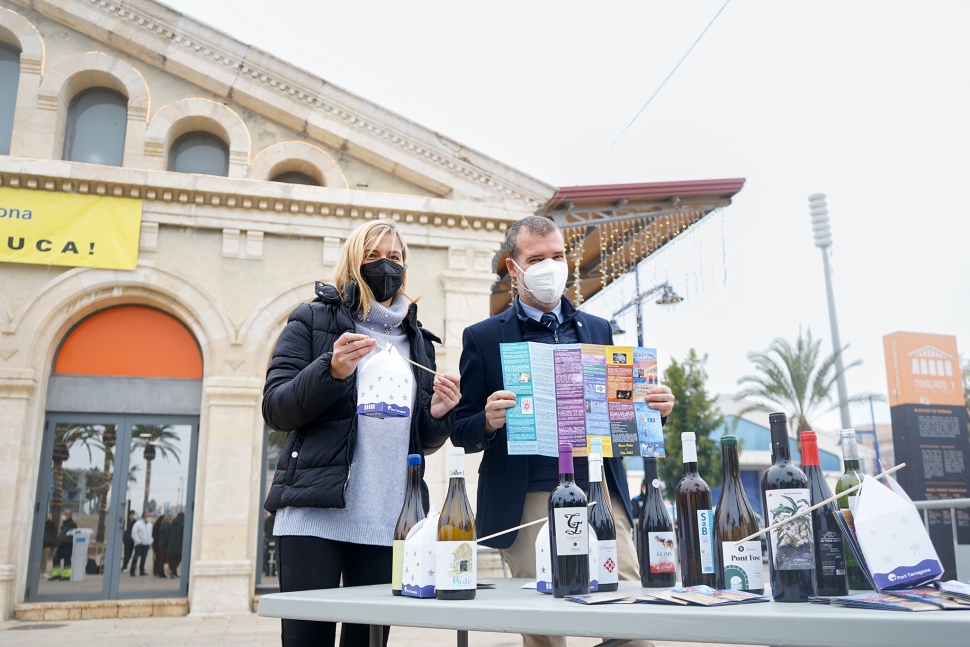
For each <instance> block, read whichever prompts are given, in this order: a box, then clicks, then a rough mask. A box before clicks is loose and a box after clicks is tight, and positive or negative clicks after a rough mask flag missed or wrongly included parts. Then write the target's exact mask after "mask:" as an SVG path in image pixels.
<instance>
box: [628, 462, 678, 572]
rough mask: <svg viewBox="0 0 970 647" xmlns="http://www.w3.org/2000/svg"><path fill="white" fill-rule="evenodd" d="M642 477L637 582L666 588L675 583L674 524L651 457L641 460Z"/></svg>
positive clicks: (638, 524)
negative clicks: (638, 580)
mask: <svg viewBox="0 0 970 647" xmlns="http://www.w3.org/2000/svg"><path fill="white" fill-rule="evenodd" d="M643 480H644V481H646V483H647V493H646V494H645V495H644V497H643V505H642V506H641V508H640V518H639V519H638V520H637V541H638V542H639V546H638V547H637V549H638V550H637V554H638V556H639V558H640V584H641V585H643V586H645V587H648V588H667V587H671V586H674V585H675V584H676V583H677V568H676V566H675V561H676V560H675V557H674V525H673V524H672V523H671V522H670V515H669V514H668V513H667V504H666V503H664V498H663V492H662V491H661V489H660V486H661V481H660V476H659V474H658V473H657V459H656V458H655V457H653V456H647V457H645V458H644V459H643Z"/></svg>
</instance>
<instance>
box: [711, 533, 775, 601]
mask: <svg viewBox="0 0 970 647" xmlns="http://www.w3.org/2000/svg"><path fill="white" fill-rule="evenodd" d="M721 555H722V556H723V557H724V584H725V586H726V587H727V588H729V589H734V590H736V591H757V590H759V589H763V588H765V576H764V570H763V566H762V563H761V542H760V541H758V540H754V541H746V542H743V543H736V542H733V541H725V542H721Z"/></svg>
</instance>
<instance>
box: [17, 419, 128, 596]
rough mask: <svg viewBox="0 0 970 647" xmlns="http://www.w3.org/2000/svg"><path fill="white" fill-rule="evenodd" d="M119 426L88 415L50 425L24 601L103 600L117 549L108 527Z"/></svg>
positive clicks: (110, 529)
mask: <svg viewBox="0 0 970 647" xmlns="http://www.w3.org/2000/svg"><path fill="white" fill-rule="evenodd" d="M119 424H120V420H119V419H117V418H112V417H110V416H102V417H91V416H87V415H85V416H76V417H73V418H70V417H69V418H62V419H56V420H51V421H49V422H48V425H47V434H45V438H44V448H45V452H44V454H45V456H47V460H46V461H45V468H46V469H44V470H42V474H43V476H42V479H41V484H42V486H44V487H41V488H40V489H41V490H42V492H41V500H42V501H43V502H44V503H43V504H42V505H39V506H38V513H39V514H38V515H37V520H36V521H35V525H34V528H35V532H34V538H35V540H34V542H33V543H34V548H35V549H39V550H35V551H34V553H35V559H34V560H33V564H34V565H33V566H32V567H31V572H30V577H28V582H29V584H28V587H29V588H28V593H29V595H28V598H34V599H54V600H65V599H70V600H89V599H100V598H101V597H102V592H103V590H104V586H105V585H104V580H105V567H106V566H108V567H109V568H108V570H110V563H111V562H110V557H111V555H112V554H113V553H114V552H115V551H116V548H117V546H116V545H115V533H114V532H113V530H114V529H113V527H112V525H111V524H112V516H113V513H114V507H115V497H114V496H113V494H114V490H115V487H114V481H115V479H114V466H115V446H116V443H117V439H118V428H119ZM38 553H39V554H38ZM30 594H32V595H30Z"/></svg>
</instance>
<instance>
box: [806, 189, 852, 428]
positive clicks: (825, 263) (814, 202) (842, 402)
mask: <svg viewBox="0 0 970 647" xmlns="http://www.w3.org/2000/svg"><path fill="white" fill-rule="evenodd" d="M808 210H809V213H810V214H811V216H812V232H813V234H814V235H815V246H816V247H818V248H819V249H821V250H822V267H823V268H825V293H826V295H827V297H828V302H829V326H831V328H832V346H833V348H834V350H835V370H836V371H837V372H838V379H837V380H836V385H837V387H838V391H839V416H840V417H841V418H842V429H851V428H852V421H851V419H850V418H849V404H848V402H847V400H848V398H849V396H848V391H847V390H846V388H845V371H844V369H843V367H842V342H840V341H839V322H838V319H837V318H836V316H835V295H834V294H833V292H832V269H831V268H830V267H829V249H830V248H831V247H832V228H831V226H830V225H829V210H828V207H827V205H826V203H825V194H824V193H813V194H812V195H810V196H808Z"/></svg>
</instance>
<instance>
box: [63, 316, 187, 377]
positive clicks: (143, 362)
mask: <svg viewBox="0 0 970 647" xmlns="http://www.w3.org/2000/svg"><path fill="white" fill-rule="evenodd" d="M54 373H55V374H73V375H122V376H132V377H165V378H188V379H201V377H202V355H201V353H200V352H199V346H198V344H196V342H195V338H194V337H193V336H192V334H191V333H190V332H189V330H188V329H187V328H186V327H185V326H184V325H182V323H181V322H179V321H178V320H177V319H175V318H174V317H172V316H170V315H168V314H165V313H164V312H161V311H160V310H155V309H153V308H146V307H142V306H122V307H119V308H110V309H108V310H103V311H101V312H99V313H97V314H95V315H92V316H91V317H88V318H87V319H85V320H84V321H83V322H81V324H80V325H78V326H77V327H76V328H75V329H74V330H72V331H71V333H70V335H68V337H67V339H66V340H65V341H64V344H63V345H62V346H61V350H60V352H59V353H58V355H57V361H56V362H55V364H54Z"/></svg>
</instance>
